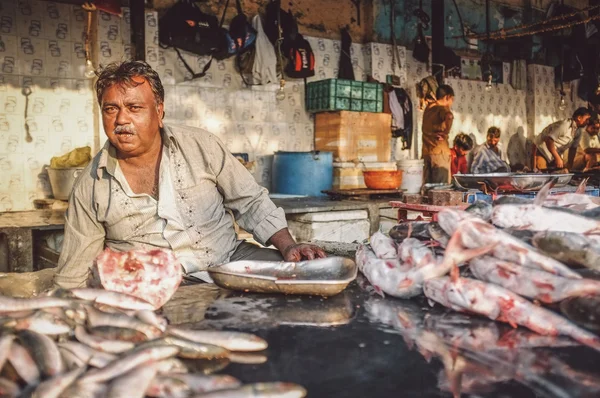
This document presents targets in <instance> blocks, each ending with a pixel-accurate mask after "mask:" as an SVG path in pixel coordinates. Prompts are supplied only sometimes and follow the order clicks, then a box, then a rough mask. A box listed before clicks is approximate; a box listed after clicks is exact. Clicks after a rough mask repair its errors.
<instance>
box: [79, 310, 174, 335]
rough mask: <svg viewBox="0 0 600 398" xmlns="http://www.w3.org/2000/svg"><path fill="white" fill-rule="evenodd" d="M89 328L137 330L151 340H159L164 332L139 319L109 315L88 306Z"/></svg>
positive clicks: (121, 315)
mask: <svg viewBox="0 0 600 398" xmlns="http://www.w3.org/2000/svg"><path fill="white" fill-rule="evenodd" d="M86 311H87V318H88V319H87V322H88V326H91V327H96V326H117V327H122V328H129V329H135V330H137V331H140V332H142V333H144V334H145V335H146V336H147V337H148V338H149V339H154V338H158V337H160V336H161V335H162V332H161V331H160V330H159V329H157V328H156V327H154V326H152V325H148V324H147V323H145V322H142V321H140V320H139V319H137V318H132V317H129V316H127V315H125V314H109V313H107V312H102V311H100V310H97V309H96V308H94V307H91V306H87V307H86Z"/></svg>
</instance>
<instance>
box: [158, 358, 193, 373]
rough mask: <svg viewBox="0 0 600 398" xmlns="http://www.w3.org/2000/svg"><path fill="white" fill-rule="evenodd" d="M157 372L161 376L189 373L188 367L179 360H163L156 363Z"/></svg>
mask: <svg viewBox="0 0 600 398" xmlns="http://www.w3.org/2000/svg"><path fill="white" fill-rule="evenodd" d="M156 371H157V372H158V373H159V374H161V375H163V374H164V375H168V374H179V373H181V374H184V373H188V371H189V370H188V367H187V365H186V364H184V363H183V362H182V361H181V359H179V358H167V359H162V360H160V361H158V362H157V363H156Z"/></svg>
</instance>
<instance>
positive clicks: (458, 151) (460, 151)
mask: <svg viewBox="0 0 600 398" xmlns="http://www.w3.org/2000/svg"><path fill="white" fill-rule="evenodd" d="M454 151H455V152H456V154H457V155H458V156H465V155H466V154H467V152H469V151H467V150H465V149H462V148H460V147H458V146H456V145H454Z"/></svg>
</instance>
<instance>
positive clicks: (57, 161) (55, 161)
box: [50, 146, 92, 169]
mask: <svg viewBox="0 0 600 398" xmlns="http://www.w3.org/2000/svg"><path fill="white" fill-rule="evenodd" d="M91 160H92V148H90V147H89V146H84V147H81V148H75V149H73V150H72V151H71V152H69V153H67V154H65V155H62V156H55V157H53V158H52V159H50V167H52V168H53V169H67V168H69V167H85V166H87V164H88V163H89V162H90V161H91Z"/></svg>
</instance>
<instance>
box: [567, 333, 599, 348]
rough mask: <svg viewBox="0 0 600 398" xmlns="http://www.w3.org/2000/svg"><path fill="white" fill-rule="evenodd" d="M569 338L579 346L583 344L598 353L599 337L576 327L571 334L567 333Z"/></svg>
mask: <svg viewBox="0 0 600 398" xmlns="http://www.w3.org/2000/svg"><path fill="white" fill-rule="evenodd" d="M569 336H571V338H572V339H573V340H575V341H577V342H579V343H581V344H584V345H586V346H588V347H590V348H593V349H594V350H596V351H600V337H598V336H596V335H595V334H592V333H590V332H588V331H587V330H583V329H580V328H578V327H576V328H575V330H574V331H573V332H572V333H569Z"/></svg>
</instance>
